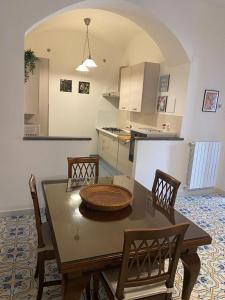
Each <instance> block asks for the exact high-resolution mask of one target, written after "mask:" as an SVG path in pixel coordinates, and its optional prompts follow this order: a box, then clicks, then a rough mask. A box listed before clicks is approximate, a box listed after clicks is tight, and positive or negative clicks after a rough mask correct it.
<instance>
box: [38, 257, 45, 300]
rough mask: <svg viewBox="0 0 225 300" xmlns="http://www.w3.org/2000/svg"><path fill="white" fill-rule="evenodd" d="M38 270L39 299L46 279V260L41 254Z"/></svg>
mask: <svg viewBox="0 0 225 300" xmlns="http://www.w3.org/2000/svg"><path fill="white" fill-rule="evenodd" d="M38 271H39V285H38V293H37V300H41V297H42V293H43V288H44V280H45V261H44V259H43V258H42V257H41V256H40V255H39V265H38Z"/></svg>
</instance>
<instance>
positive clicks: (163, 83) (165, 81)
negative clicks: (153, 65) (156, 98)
mask: <svg viewBox="0 0 225 300" xmlns="http://www.w3.org/2000/svg"><path fill="white" fill-rule="evenodd" d="M169 83H170V75H169V74H168V75H162V76H160V78H159V91H160V92H168V90H169Z"/></svg>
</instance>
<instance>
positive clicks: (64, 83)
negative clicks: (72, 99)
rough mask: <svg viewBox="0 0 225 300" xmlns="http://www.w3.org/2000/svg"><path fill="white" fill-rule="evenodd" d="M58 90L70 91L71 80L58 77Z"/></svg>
mask: <svg viewBox="0 0 225 300" xmlns="http://www.w3.org/2000/svg"><path fill="white" fill-rule="evenodd" d="M60 92H69V93H71V92H72V80H68V79H60Z"/></svg>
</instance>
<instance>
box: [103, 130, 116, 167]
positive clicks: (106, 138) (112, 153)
mask: <svg viewBox="0 0 225 300" xmlns="http://www.w3.org/2000/svg"><path fill="white" fill-rule="evenodd" d="M117 153H118V140H117V138H116V137H113V136H110V135H107V134H104V133H102V132H99V140H98V154H99V156H100V157H101V158H103V159H104V160H105V161H107V162H108V163H109V164H110V165H111V166H112V167H114V168H116V166H117Z"/></svg>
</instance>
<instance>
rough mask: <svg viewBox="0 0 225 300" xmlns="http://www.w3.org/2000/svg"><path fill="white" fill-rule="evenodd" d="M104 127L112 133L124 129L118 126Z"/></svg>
mask: <svg viewBox="0 0 225 300" xmlns="http://www.w3.org/2000/svg"><path fill="white" fill-rule="evenodd" d="M102 129H104V130H106V131H109V132H111V133H117V132H121V131H123V130H122V129H119V128H116V127H102Z"/></svg>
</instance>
